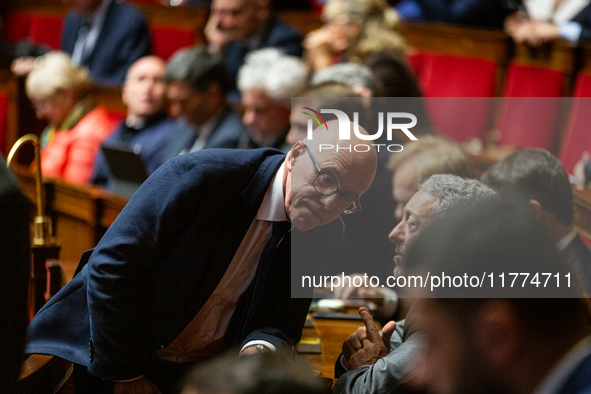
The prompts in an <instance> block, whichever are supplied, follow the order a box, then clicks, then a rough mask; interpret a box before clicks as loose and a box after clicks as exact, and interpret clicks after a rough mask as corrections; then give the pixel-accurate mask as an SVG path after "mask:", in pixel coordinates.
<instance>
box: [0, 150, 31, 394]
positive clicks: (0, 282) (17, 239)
mask: <svg viewBox="0 0 591 394" xmlns="http://www.w3.org/2000/svg"><path fill="white" fill-rule="evenodd" d="M30 212H31V203H30V202H29V200H28V199H27V197H25V195H24V194H23V193H21V191H20V190H19V188H18V184H17V182H16V179H15V177H14V175H13V174H12V173H11V171H10V170H9V169H8V168H6V162H5V161H4V159H2V157H1V156H0V223H2V225H0V243H1V244H2V247H1V248H0V263H1V265H2V272H1V273H0V316H2V323H1V324H0V349H1V350H0V393H12V392H13V390H15V383H16V379H17V377H18V374H19V371H20V368H21V360H22V352H23V348H24V346H25V331H26V328H27V323H28V320H29V316H28V307H27V296H28V284H29V271H30V265H31V245H30V244H29V216H30ZM14 392H15V391H14Z"/></svg>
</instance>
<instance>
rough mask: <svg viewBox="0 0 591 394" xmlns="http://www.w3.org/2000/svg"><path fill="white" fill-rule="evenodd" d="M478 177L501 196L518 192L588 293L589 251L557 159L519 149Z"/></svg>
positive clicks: (590, 283)
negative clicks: (576, 226)
mask: <svg viewBox="0 0 591 394" xmlns="http://www.w3.org/2000/svg"><path fill="white" fill-rule="evenodd" d="M482 181H483V182H484V183H485V184H487V185H489V186H490V187H491V188H492V189H494V190H495V191H496V192H497V193H498V194H499V195H500V196H501V197H507V196H512V195H513V194H516V193H518V194H520V195H521V196H522V197H523V198H525V199H527V201H528V204H529V206H530V208H531V209H532V210H533V212H534V213H535V215H536V217H537V218H538V220H539V221H540V224H541V225H543V226H544V227H545V228H546V230H547V231H548V232H549V233H550V235H551V236H552V238H553V241H554V242H555V244H556V247H557V248H558V250H559V251H560V252H561V254H562V257H563V258H564V259H565V260H567V261H568V262H569V263H570V264H571V265H572V267H573V268H574V270H575V272H576V273H577V274H578V275H579V277H580V278H581V280H582V282H583V285H584V286H585V289H586V290H587V293H589V294H591V252H590V251H589V249H588V248H587V247H586V246H585V244H584V243H583V240H582V239H581V237H580V236H579V235H578V234H577V233H576V231H575V229H574V226H573V220H574V203H573V193H572V188H571V184H570V182H569V179H568V174H567V173H566V170H565V169H564V167H563V166H562V164H560V161H559V160H558V159H557V158H556V157H555V156H554V155H552V154H551V153H550V152H548V151H545V150H543V149H523V150H521V151H518V152H515V153H513V154H511V155H509V156H507V157H506V158H504V159H503V160H501V161H499V162H498V163H496V164H495V165H494V166H492V167H491V168H489V169H488V170H487V171H486V172H485V173H484V174H483V175H482Z"/></svg>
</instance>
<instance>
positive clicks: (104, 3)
mask: <svg viewBox="0 0 591 394" xmlns="http://www.w3.org/2000/svg"><path fill="white" fill-rule="evenodd" d="M67 2H68V3H69V4H70V5H71V7H72V8H71V11H70V12H69V13H68V15H66V20H65V22H64V27H63V33H62V34H63V35H62V50H63V51H64V52H66V53H68V54H69V55H71V56H72V60H73V62H74V63H75V64H76V65H81V66H86V67H88V69H89V70H90V74H91V76H92V79H93V81H94V82H96V83H99V84H108V85H121V84H122V83H123V81H124V79H125V73H126V72H127V69H128V68H129V67H130V66H131V65H132V64H133V63H134V62H135V61H136V60H138V59H139V58H140V57H142V56H146V55H149V54H150V52H151V44H150V33H149V31H148V26H147V23H146V20H145V19H144V16H143V15H142V14H141V12H140V11H139V10H137V9H136V8H134V7H132V6H130V5H128V4H126V3H122V2H119V1H115V0H68V1H67Z"/></svg>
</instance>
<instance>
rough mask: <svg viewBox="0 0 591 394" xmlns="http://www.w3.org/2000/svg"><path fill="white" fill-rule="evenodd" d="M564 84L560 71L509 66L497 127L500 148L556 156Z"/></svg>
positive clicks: (515, 65) (516, 65)
mask: <svg viewBox="0 0 591 394" xmlns="http://www.w3.org/2000/svg"><path fill="white" fill-rule="evenodd" d="M563 84H564V76H563V75H562V73H561V72H560V71H557V70H551V69H546V68H541V67H533V66H523V65H518V64H511V65H510V66H509V68H508V70H507V75H506V77H505V85H504V92H505V93H504V96H505V97H504V98H503V103H502V105H501V110H500V115H499V120H498V123H497V128H498V129H499V131H500V132H501V139H500V141H499V144H500V145H502V146H511V147H515V148H525V147H529V148H544V149H547V150H549V151H551V152H555V147H556V142H557V141H556V137H557V130H558V120H559V113H560V98H559V97H561V96H562V91H563Z"/></svg>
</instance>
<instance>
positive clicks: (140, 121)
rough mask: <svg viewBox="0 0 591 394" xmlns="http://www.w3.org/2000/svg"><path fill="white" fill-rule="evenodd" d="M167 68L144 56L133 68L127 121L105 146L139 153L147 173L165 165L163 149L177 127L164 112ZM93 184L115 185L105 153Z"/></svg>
mask: <svg viewBox="0 0 591 394" xmlns="http://www.w3.org/2000/svg"><path fill="white" fill-rule="evenodd" d="M165 68H166V63H165V62H164V60H162V59H160V58H159V57H157V56H146V57H142V58H141V59H139V60H138V61H136V62H135V63H134V64H133V65H132V66H131V67H130V69H129V71H128V72H127V76H126V78H125V83H124V85H123V88H122V97H121V98H122V101H123V103H124V104H125V105H126V106H127V118H126V119H125V121H124V122H122V123H121V124H120V125H119V127H117V129H116V130H115V132H114V133H113V134H112V135H111V137H109V138H108V139H107V140H106V141H105V142H104V143H103V145H104V146H109V147H113V146H117V147H121V148H127V149H129V150H133V151H135V152H139V153H140V156H141V158H142V160H143V162H144V165H145V167H146V172H147V173H148V174H151V173H153V172H154V171H156V169H157V168H158V167H160V165H162V163H164V161H165V157H164V147H165V146H166V143H167V141H168V139H169V137H170V134H171V131H172V129H173V127H175V126H176V122H175V121H174V120H172V119H169V118H167V116H166V112H165V104H166V101H165V97H166V96H165V94H166V82H165V79H164V70H165ZM92 183H94V184H95V185H100V186H104V187H107V188H109V187H110V186H111V185H112V183H113V179H112V175H111V171H109V167H108V166H107V162H106V160H105V156H104V155H103V153H102V152H100V153H99V154H98V155H97V158H96V162H95V166H94V175H93V177H92Z"/></svg>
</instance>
